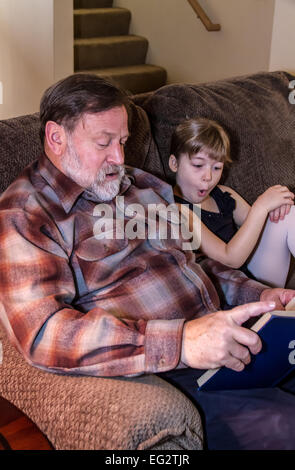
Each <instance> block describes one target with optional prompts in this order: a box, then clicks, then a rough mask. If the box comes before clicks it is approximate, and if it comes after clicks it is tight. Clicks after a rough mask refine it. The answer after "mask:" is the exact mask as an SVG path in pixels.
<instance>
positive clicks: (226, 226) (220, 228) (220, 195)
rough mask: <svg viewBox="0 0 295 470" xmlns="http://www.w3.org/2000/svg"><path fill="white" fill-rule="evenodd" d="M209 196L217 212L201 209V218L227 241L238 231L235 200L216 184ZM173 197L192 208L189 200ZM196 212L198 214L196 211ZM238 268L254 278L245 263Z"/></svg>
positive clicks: (210, 228) (218, 235) (209, 227)
mask: <svg viewBox="0 0 295 470" xmlns="http://www.w3.org/2000/svg"><path fill="white" fill-rule="evenodd" d="M210 196H212V197H213V199H214V201H215V202H216V204H217V207H218V209H219V212H210V211H206V210H204V209H201V220H202V222H203V223H204V224H205V225H206V226H207V227H208V229H209V230H211V232H213V233H214V234H215V235H217V237H219V238H220V239H221V240H222V241H224V242H225V243H228V242H229V241H230V240H231V239H232V237H233V236H234V235H235V233H236V232H237V231H238V228H237V226H236V224H235V221H234V217H233V212H234V209H235V207H236V201H235V200H234V198H233V197H232V196H231V195H230V194H229V193H228V192H227V191H226V192H223V191H221V189H220V188H218V187H217V186H215V188H214V189H213V190H212V191H211V193H210ZM174 199H175V202H179V203H180V204H187V205H189V208H190V209H191V210H193V204H192V203H191V202H188V201H186V200H185V199H182V198H181V197H179V196H176V195H174ZM197 214H198V215H199V212H198V211H197ZM239 270H240V271H243V273H245V274H246V275H247V276H248V277H250V278H251V279H255V278H254V277H253V275H252V274H251V273H250V272H249V271H248V269H247V265H246V263H245V264H243V266H241V267H240V268H239Z"/></svg>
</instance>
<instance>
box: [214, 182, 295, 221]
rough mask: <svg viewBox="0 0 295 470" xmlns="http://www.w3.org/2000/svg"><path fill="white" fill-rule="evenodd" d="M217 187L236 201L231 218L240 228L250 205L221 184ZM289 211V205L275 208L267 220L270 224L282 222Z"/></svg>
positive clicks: (232, 190)
mask: <svg viewBox="0 0 295 470" xmlns="http://www.w3.org/2000/svg"><path fill="white" fill-rule="evenodd" d="M218 187H219V188H220V189H221V190H222V191H223V192H228V193H229V194H230V195H231V196H232V197H233V199H234V200H235V201H236V208H235V210H234V212H233V217H234V221H235V224H236V225H237V226H238V227H241V225H243V223H244V222H245V220H246V217H247V215H248V213H249V210H250V209H251V206H250V204H248V202H246V201H245V199H243V198H242V196H240V195H239V194H238V193H237V192H236V191H235V190H234V189H232V188H229V187H228V186H223V185H221V184H219V185H218ZM290 209H291V205H290V204H283V205H282V206H280V207H277V208H276V209H274V210H272V211H270V212H269V219H270V221H271V222H276V223H277V222H278V221H279V220H283V219H284V217H285V216H286V215H287V214H289V212H290Z"/></svg>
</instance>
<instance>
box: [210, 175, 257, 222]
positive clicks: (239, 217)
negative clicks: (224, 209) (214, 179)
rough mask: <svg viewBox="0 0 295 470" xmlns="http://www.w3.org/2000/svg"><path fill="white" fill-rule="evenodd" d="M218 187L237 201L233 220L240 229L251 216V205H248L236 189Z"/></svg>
mask: <svg viewBox="0 0 295 470" xmlns="http://www.w3.org/2000/svg"><path fill="white" fill-rule="evenodd" d="M218 187H219V188H220V189H221V191H223V192H224V193H225V192H228V193H229V194H230V195H231V196H232V198H233V199H234V200H235V201H236V207H235V209H234V212H233V218H234V221H235V224H236V225H237V226H238V227H241V225H243V223H244V222H245V220H246V218H247V215H248V214H249V211H250V210H251V206H250V204H248V202H247V201H245V199H243V198H242V196H240V195H239V194H238V193H237V192H236V191H235V190H234V189H232V188H229V187H228V186H223V185H221V184H219V185H218Z"/></svg>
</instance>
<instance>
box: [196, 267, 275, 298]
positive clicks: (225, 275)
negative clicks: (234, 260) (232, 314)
mask: <svg viewBox="0 0 295 470" xmlns="http://www.w3.org/2000/svg"><path fill="white" fill-rule="evenodd" d="M200 265H201V267H202V268H203V269H204V271H205V272H206V274H207V275H208V276H209V277H210V279H211V281H212V282H213V284H214V287H215V288H216V290H217V292H218V295H219V298H220V300H221V304H227V305H230V306H236V305H242V304H246V303H249V302H256V301H258V300H259V299H260V295H261V293H262V292H263V291H264V290H265V289H267V288H268V287H267V286H265V285H264V284H262V283H260V282H258V281H255V280H254V279H249V278H248V277H247V276H246V275H245V274H244V273H243V272H242V271H239V270H237V269H231V268H229V267H227V266H225V265H223V264H221V263H219V262H218V261H214V260H212V259H209V258H205V259H203V260H202V261H201V262H200Z"/></svg>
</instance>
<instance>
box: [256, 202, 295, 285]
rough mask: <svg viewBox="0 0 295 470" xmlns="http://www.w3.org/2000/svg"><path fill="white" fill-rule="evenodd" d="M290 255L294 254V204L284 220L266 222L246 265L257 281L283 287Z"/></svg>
mask: <svg viewBox="0 0 295 470" xmlns="http://www.w3.org/2000/svg"><path fill="white" fill-rule="evenodd" d="M291 255H293V256H295V206H292V207H291V210H290V212H289V214H288V215H286V216H285V218H284V220H280V221H279V222H278V223H274V222H270V220H268V221H267V222H266V225H265V228H264V230H263V233H262V235H261V237H260V240H259V243H258V245H257V248H256V250H255V252H254V253H253V255H252V257H251V259H250V261H249V263H248V265H247V267H248V269H249V271H250V272H251V273H252V274H253V275H254V276H255V278H256V279H257V280H258V281H261V282H264V283H265V284H268V285H270V286H271V287H284V286H285V284H286V279H287V276H288V272H289V267H290V257H291Z"/></svg>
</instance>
